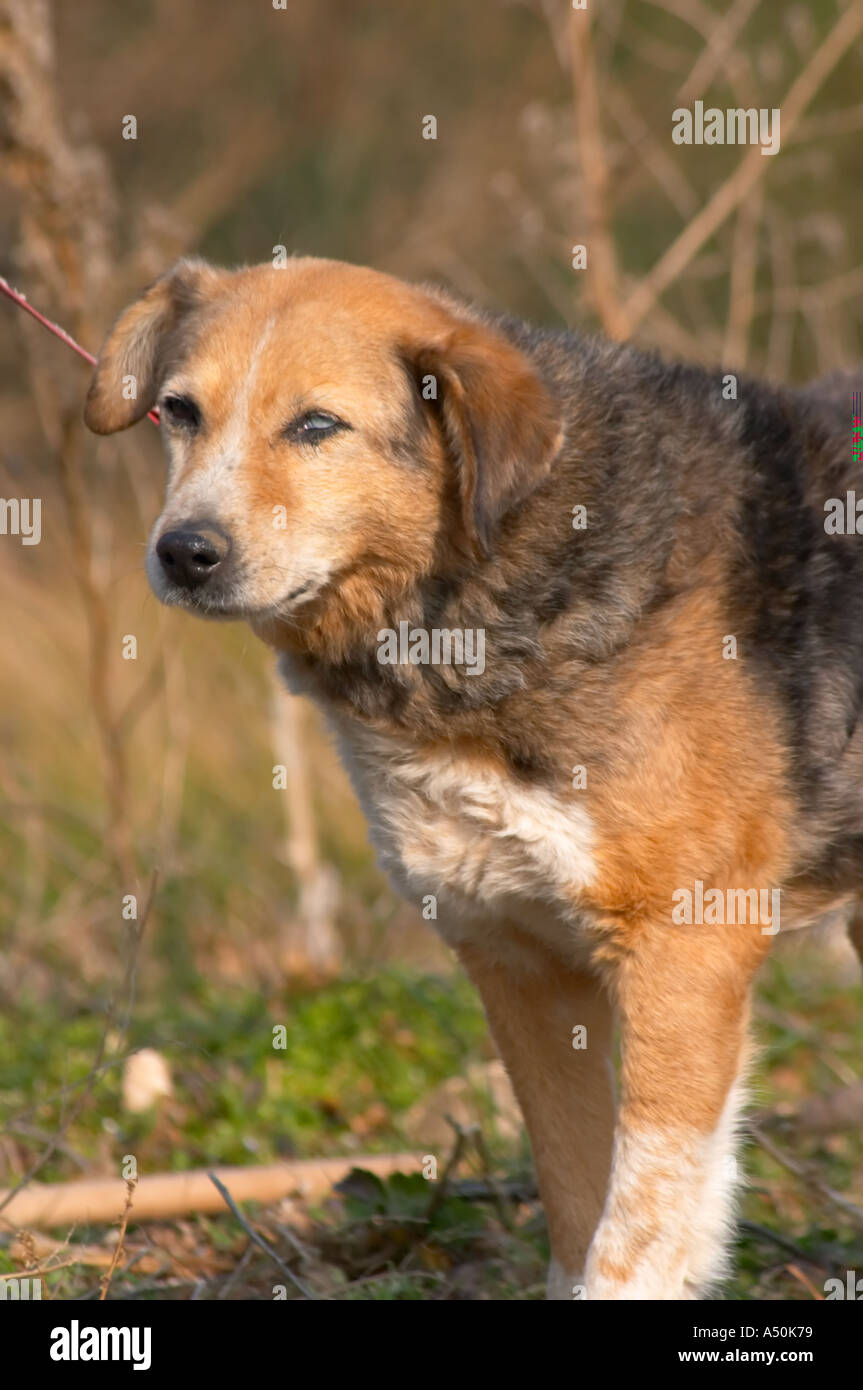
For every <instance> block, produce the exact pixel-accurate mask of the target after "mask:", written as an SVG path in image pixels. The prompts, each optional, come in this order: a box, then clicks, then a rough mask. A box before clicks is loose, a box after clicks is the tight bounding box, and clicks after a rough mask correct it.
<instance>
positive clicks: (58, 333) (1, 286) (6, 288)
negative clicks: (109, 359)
mask: <svg viewBox="0 0 863 1390" xmlns="http://www.w3.org/2000/svg"><path fill="white" fill-rule="evenodd" d="M0 291H2V292H3V294H5V295H6V296H7V298H8V299H11V300H12V303H13V304H17V305H18V308H19V309H23V310H24V312H25V313H27V314H31V315H32V317H33V318H34V319H35V320H36V322H37V323H41V325H42V327H43V328H47V329H48V332H49V333H53V334H54V337H55V338H59V339H60V341H61V342H63V343H65V344H66V346H67V347H70V348H71V349H72V351H73V352H77V354H78V356H79V357H83V359H84V361H85V362H89V363H90V366H91V367H95V365H96V359H95V357H94V356H93V355H92V353H89V352H88V351H87V349H86V348H82V347H81V345H80V343H76V342H75V339H74V338H72V337H70V335H69V334H68V333H67V332H66V330H65V329H64V328H60V327H59V325H58V324H56V323H52V322H51V320H50V319H46V318H45V317H44V315H42V314H40V313H39V310H38V309H34V308H33V305H32V304H28V302H27V299H26V296H25V295H23V294H21V292H20V290H13V288H12V286H11V285H10V284H9V282H8V280H4V279H3V276H2V275H0ZM147 415H148V417H149V418H150V419H151V420H152V421H153V424H154V425H158V423H159V414H158V411H156V410H149V411H148V412H147Z"/></svg>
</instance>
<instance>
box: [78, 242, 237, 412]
mask: <svg viewBox="0 0 863 1390" xmlns="http://www.w3.org/2000/svg"><path fill="white" fill-rule="evenodd" d="M220 278H221V272H219V271H218V270H215V269H214V268H213V267H212V266H209V265H207V264H206V262H205V261H198V260H184V261H179V262H178V263H177V265H175V266H174V267H173V269H171V270H169V271H168V273H167V274H166V275H163V276H162V277H161V279H159V280H157V281H156V283H155V285H152V286H151V287H150V289H149V290H148V291H147V293H146V294H145V295H144V296H143V298H142V299H139V300H136V302H135V303H134V304H132V305H130V306H129V308H128V309H126V310H125V312H124V313H122V314H121V315H120V317H119V319H118V320H117V322H116V323H115V324H114V327H113V328H112V329H111V332H110V334H109V335H108V340H107V342H106V343H105V345H104V347H103V348H102V351H101V353H100V354H99V360H98V362H97V364H96V370H95V373H94V375H93V380H92V381H91V383H90V389H89V391H88V392H87V401H86V404H85V406H84V423H85V425H87V427H88V429H91V430H93V432H94V433H95V434H113V433H114V432H115V430H125V429H127V428H128V427H129V425H134V424H135V422H136V421H137V420H140V419H142V418H143V417H144V416H145V415H146V414H147V411H148V410H151V409H152V407H153V405H154V403H155V400H156V395H157V392H158V388H159V372H160V366H161V363H162V362H163V361H164V358H165V354H166V351H167V350H168V349H169V348H170V346H171V343H172V341H173V340H174V339H175V335H176V332H177V330H178V328H179V327H180V324H181V323H182V320H183V318H184V317H185V316H186V314H188V312H189V310H190V309H193V308H194V307H195V306H196V304H198V303H200V302H202V301H203V299H204V298H205V297H206V295H207V292H208V291H212V289H213V288H214V287H215V285H216V284H218V282H219V279H220Z"/></svg>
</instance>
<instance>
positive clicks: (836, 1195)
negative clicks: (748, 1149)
mask: <svg viewBox="0 0 863 1390" xmlns="http://www.w3.org/2000/svg"><path fill="white" fill-rule="evenodd" d="M747 1128H748V1132H749V1133H750V1134H751V1135H752V1138H753V1139H754V1140H755V1142H756V1144H758V1145H759V1146H760V1147H761V1148H762V1149H763V1150H764V1152H765V1153H768V1154H769V1155H770V1157H771V1158H773V1159H775V1160H776V1162H777V1163H779V1164H781V1165H782V1167H783V1168H785V1169H787V1171H788V1172H789V1173H793V1175H794V1177H796V1178H799V1179H800V1180H801V1182H804V1183H805V1184H806V1185H807V1187H810V1188H811V1189H812V1191H813V1192H816V1193H817V1194H818V1196H819V1197H822V1198H823V1199H824V1200H825V1201H827V1202H830V1203H831V1204H832V1205H833V1206H834V1207H838V1208H839V1210H840V1211H841V1212H843V1213H844V1214H845V1215H846V1216H847V1217H848V1218H849V1220H850V1221H852V1222H853V1223H854V1225H855V1226H857V1227H858V1229H860V1230H861V1231H863V1207H858V1205H857V1203H856V1202H852V1201H850V1200H849V1198H847V1197H843V1196H842V1193H841V1192H837V1191H836V1190H835V1188H833V1187H830V1186H829V1185H828V1184H827V1183H824V1182H822V1181H821V1179H820V1178H817V1177H816V1176H815V1174H814V1173H812V1172H810V1171H809V1169H808V1168H807V1167H806V1166H805V1165H804V1164H802V1163H798V1162H797V1160H796V1159H794V1158H791V1156H790V1155H789V1154H786V1153H784V1152H783V1151H782V1149H780V1148H778V1147H777V1145H776V1144H774V1143H773V1141H772V1139H768V1138H767V1135H766V1134H765V1133H764V1131H763V1130H761V1129H759V1128H758V1126H757V1125H753V1124H750V1125H748V1126H747Z"/></svg>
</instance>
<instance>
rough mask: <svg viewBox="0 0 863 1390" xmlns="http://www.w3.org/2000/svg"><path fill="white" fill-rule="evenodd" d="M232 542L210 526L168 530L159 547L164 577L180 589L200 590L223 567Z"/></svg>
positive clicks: (157, 551) (160, 540)
mask: <svg viewBox="0 0 863 1390" xmlns="http://www.w3.org/2000/svg"><path fill="white" fill-rule="evenodd" d="M230 548H231V543H230V540H229V539H228V537H227V536H225V535H223V534H222V533H221V532H220V531H215V530H213V529H212V528H211V527H199V528H198V529H196V530H195V529H192V528H191V527H178V528H177V530H175V531H166V532H165V534H164V535H163V536H162V537H160V539H159V541H158V543H157V545H156V554H157V555H158V557H159V562H160V564H161V566H162V569H163V570H164V572H165V575H166V576H167V578H168V579H170V580H171V582H172V583H173V584H179V586H180V588H181V589H199V588H200V587H201V585H202V584H206V583H207V582H208V581H209V580H210V579H211V578H212V576H213V575H214V574H215V573H216V571H217V570H218V569H219V568H220V566H221V565H223V564H224V561H225V560H226V559H227V556H228V552H229V550H230Z"/></svg>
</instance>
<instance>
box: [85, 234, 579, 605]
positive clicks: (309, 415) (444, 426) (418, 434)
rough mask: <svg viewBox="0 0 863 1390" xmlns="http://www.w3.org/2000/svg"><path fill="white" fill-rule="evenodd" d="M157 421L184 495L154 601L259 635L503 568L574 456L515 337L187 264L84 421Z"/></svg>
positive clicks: (362, 277)
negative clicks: (469, 560) (358, 602)
mask: <svg viewBox="0 0 863 1390" xmlns="http://www.w3.org/2000/svg"><path fill="white" fill-rule="evenodd" d="M154 404H157V405H158V408H159V412H160V416H161V421H162V435H163V439H164V444H165V448H166V451H167V455H168V484H167V496H166V501H165V507H164V510H163V512H162V514H161V516H160V517H159V519H158V521H157V522H156V525H155V526H154V528H153V532H152V536H151V539H150V545H149V551H148V558H147V570H148V574H149V577H150V582H151V584H152V586H153V588H154V590H155V592H156V594H157V595H158V596H159V598H161V599H163V600H164V601H165V602H166V603H174V604H181V605H183V606H185V607H187V608H190V609H193V610H195V611H197V612H200V613H203V614H208V615H211V616H225V617H247V618H251V619H258V620H267V619H271V618H274V619H279V618H286V619H289V620H291V619H294V618H295V617H296V615H297V614H298V613H299V612H300V611H301V610H302V609H303V607H304V606H305V605H308V604H312V603H314V602H315V601H325V596H326V594H327V593H335V592H337V591H338V590H339V588H340V586H344V585H350V584H351V583H352V582H353V583H356V582H358V581H362V579H363V577H364V576H365V580H366V582H368V576H369V575H373V576H374V583H375V584H377V585H378V586H383V587H385V588H386V587H387V586H388V585H389V586H391V591H392V592H398V591H399V589H400V588H404V586H405V585H406V584H408V583H410V582H411V581H412V580H415V579H417V578H420V577H422V576H426V575H430V574H432V573H434V571H435V567H436V565H438V564H440V563H442V561H441V556H443V555H445V554H447V553H450V551H451V550H452V548H453V547H454V548H455V549H456V550H457V551H459V552H460V554H461V555H462V557H464V556H465V555H470V554H471V553H473V554H475V555H477V556H479V555H481V554H482V553H484V552H487V551H488V549H489V548H490V547H491V546H492V544H493V538H494V533H495V529H496V527H497V526H498V524H499V522H500V521H501V518H502V517H503V516H504V514H505V513H506V512H508V511H509V510H510V509H511V508H513V507H514V506H516V505H517V504H518V502H519V501H520V500H522V499H523V498H524V497H526V496H527V495H528V494H529V493H530V492H531V491H532V490H533V489H534V488H535V487H536V486H538V484H539V483H540V481H541V480H542V478H543V477H544V476H545V474H546V472H547V471H548V468H549V465H550V462H551V460H552V458H553V456H554V454H555V452H556V450H557V449H558V448H559V445H560V438H561V435H560V427H559V422H558V417H557V410H556V406H555V403H554V401H553V400H552V398H551V396H550V395H549V393H548V391H547V389H546V387H545V386H544V385H543V383H542V382H541V381H540V379H539V377H538V376H537V374H536V372H535V370H534V368H533V367H532V365H531V363H530V362H529V360H528V359H527V358H526V357H525V356H524V355H523V354H522V353H521V352H520V351H519V350H518V349H517V348H516V347H515V346H513V345H512V344H511V343H510V342H509V341H507V340H506V339H505V338H504V337H502V336H500V335H499V334H498V333H496V332H495V331H494V330H492V329H491V328H489V327H488V326H487V325H485V324H484V323H482V322H481V321H480V320H479V319H477V318H474V317H473V316H471V315H470V314H469V313H468V312H467V311H466V310H462V309H460V308H458V307H457V306H455V305H453V304H450V303H449V302H448V301H446V300H445V299H444V298H443V297H441V296H438V295H436V294H434V293H432V292H428V291H425V290H421V289H418V288H415V287H412V286H410V285H407V284H404V283H402V282H401V281H398V280H395V279H391V278H390V277H388V276H385V275H380V274H378V273H376V272H374V271H371V270H365V269H361V268H359V267H357V266H350V265H344V264H341V263H339V262H335V261H324V260H313V259H301V258H297V259H294V260H289V261H288V262H287V263H286V264H285V265H284V266H281V267H275V266H269V265H268V266H256V267H253V268H250V269H242V270H237V271H225V270H220V269H216V268H214V267H212V266H209V265H207V264H205V263H203V262H201V261H183V262H181V263H180V264H179V265H177V266H176V267H175V268H174V269H173V270H172V271H170V272H169V273H168V274H167V275H165V276H164V277H163V278H162V279H161V280H159V281H158V282H157V283H156V284H155V285H154V286H153V287H152V288H151V289H150V290H149V292H148V293H147V294H145V295H144V297H143V298H142V299H140V300H138V301H137V303H135V304H133V305H132V306H131V307H130V308H129V309H127V310H126V312H125V313H124V314H123V315H122V316H121V318H120V319H119V321H118V323H117V324H116V325H115V327H114V329H113V331H112V333H111V335H110V337H109V338H108V341H107V343H106V344H105V347H104V349H103V352H102V355H101V357H100V358H99V362H98V365H97V367H96V372H95V375H94V378H93V382H92V384H91V386H90V391H89V395H88V397H87V404H86V409H85V414H84V418H85V421H86V423H87V425H88V426H89V427H90V429H92V430H94V431H96V433H98V434H111V433H113V432H114V431H115V430H122V429H125V428H127V426H129V425H131V424H133V423H134V422H135V421H136V420H139V419H141V418H142V416H143V415H145V414H146V412H147V411H148V410H150V409H151V408H152V407H153V405H154Z"/></svg>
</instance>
